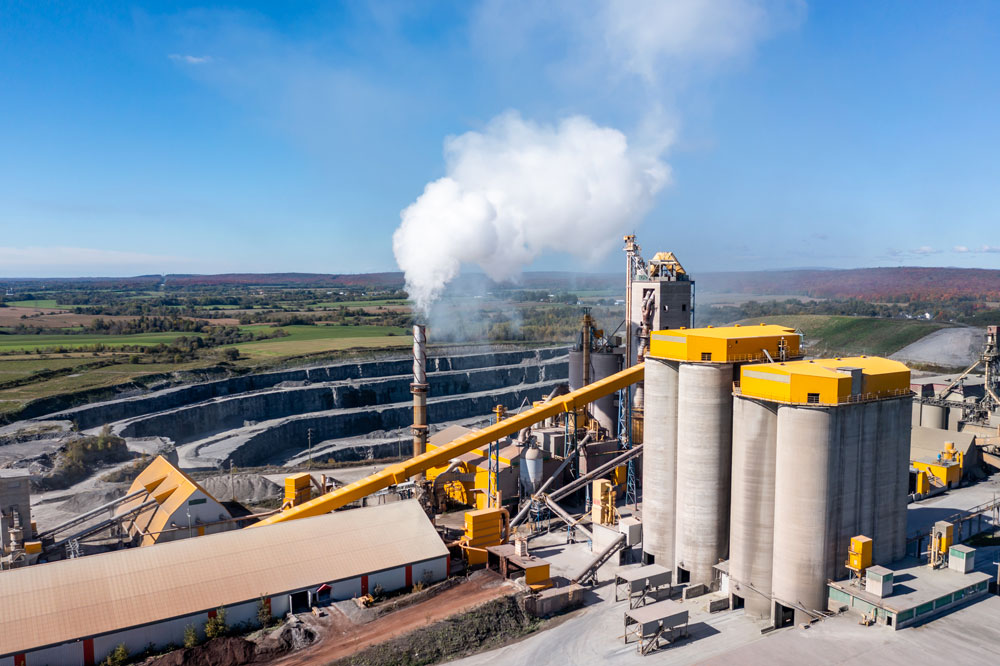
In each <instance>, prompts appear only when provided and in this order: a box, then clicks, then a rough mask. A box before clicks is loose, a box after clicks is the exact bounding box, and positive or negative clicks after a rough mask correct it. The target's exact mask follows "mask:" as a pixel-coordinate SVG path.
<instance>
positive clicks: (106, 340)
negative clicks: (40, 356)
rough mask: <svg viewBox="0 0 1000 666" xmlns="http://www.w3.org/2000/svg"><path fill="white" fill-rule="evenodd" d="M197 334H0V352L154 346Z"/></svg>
mask: <svg viewBox="0 0 1000 666" xmlns="http://www.w3.org/2000/svg"><path fill="white" fill-rule="evenodd" d="M185 335H186V336H188V337H190V336H193V335H198V334H197V333H169V332H168V333H138V334H136V335H98V334H94V335H86V334H84V335H58V334H53V335H0V352H12V351H34V350H36V349H43V350H46V349H58V348H59V347H65V348H66V349H73V348H79V347H92V346H94V345H104V346H106V347H121V346H123V345H140V346H141V345H147V346H154V345H158V344H160V343H161V342H162V343H163V344H166V345H168V344H170V343H171V342H173V341H174V340H176V339H177V338H179V337H182V336H185Z"/></svg>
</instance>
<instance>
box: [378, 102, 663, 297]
mask: <svg viewBox="0 0 1000 666" xmlns="http://www.w3.org/2000/svg"><path fill="white" fill-rule="evenodd" d="M661 148H662V145H658V146H657V150H656V151H654V153H655V154H650V153H648V152H643V151H641V150H636V148H635V147H632V146H629V145H628V141H627V139H626V137H625V135H624V134H622V133H621V132H620V131H618V130H616V129H613V128H610V127H600V126H598V125H596V124H595V123H594V122H593V121H591V120H590V119H589V118H586V117H583V116H573V117H570V118H566V119H565V120H563V121H561V122H560V123H559V124H558V125H556V126H546V125H538V124H535V123H532V122H530V121H526V120H524V119H523V118H521V116H520V115H519V114H517V113H516V112H509V113H505V114H503V115H500V116H498V117H497V118H494V119H493V120H492V121H491V122H490V123H489V125H488V126H487V127H486V129H485V130H484V131H483V132H468V133H466V134H463V135H461V136H458V137H450V138H448V139H447V140H446V141H445V150H444V152H445V160H446V166H447V175H446V176H445V177H443V178H439V179H438V180H435V181H434V182H431V183H428V184H427V186H426V187H425V188H424V192H423V194H421V195H420V197H419V198H417V200H416V201H415V202H414V203H412V204H411V205H410V206H408V207H407V208H406V209H405V210H404V211H403V212H402V214H401V217H402V223H401V224H400V226H399V228H398V229H397V230H396V232H395V234H394V235H393V239H392V241H393V243H392V245H393V252H394V253H395V255H396V263H398V264H399V267H400V268H401V269H402V270H403V271H404V272H405V274H406V289H407V291H408V292H409V294H410V298H411V299H413V301H414V303H415V304H416V306H417V308H418V309H419V310H420V311H422V312H423V314H424V315H425V316H429V312H430V306H431V304H432V303H433V302H434V301H435V300H436V299H437V298H438V297H440V296H441V293H442V292H443V291H444V288H445V286H446V285H447V284H448V283H449V282H450V281H451V280H453V279H454V278H455V277H456V276H457V275H458V274H459V271H460V270H461V267H462V264H463V263H467V264H475V265H477V266H479V267H480V268H482V270H483V271H484V272H485V273H486V274H487V275H488V276H489V277H490V278H492V279H493V280H497V281H501V280H506V279H510V278H513V277H515V276H517V275H518V274H520V272H521V271H522V269H523V268H524V267H525V266H527V265H529V264H530V263H531V262H532V261H534V260H535V259H536V258H537V257H538V256H539V255H540V254H541V253H543V252H545V251H548V250H554V251H559V252H568V253H570V254H572V255H573V256H576V257H578V258H580V259H582V260H584V261H596V260H598V259H600V258H601V257H603V256H605V255H606V254H607V252H608V251H609V250H611V249H613V248H615V247H617V245H618V243H619V242H620V240H621V236H622V234H623V233H625V232H626V231H629V230H630V229H632V228H633V227H634V226H635V225H636V224H637V223H638V222H639V220H640V219H641V218H642V216H643V215H644V214H645V213H646V212H647V211H648V210H649V208H650V206H651V205H652V203H653V198H654V196H655V195H656V193H657V192H658V191H659V190H660V189H661V188H662V187H663V186H664V185H665V184H666V183H667V182H668V180H669V177H670V169H669V167H668V166H667V165H666V164H665V163H664V162H663V161H662V160H661V159H660V154H659V149H661Z"/></svg>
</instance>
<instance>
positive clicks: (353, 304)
mask: <svg viewBox="0 0 1000 666" xmlns="http://www.w3.org/2000/svg"><path fill="white" fill-rule="evenodd" d="M409 304H410V302H409V301H407V300H406V299H405V298H384V299H382V300H377V301H340V302H331V303H312V304H308V305H303V306H302V307H314V308H374V307H378V306H380V305H383V306H384V305H396V306H399V305H409ZM286 305H290V306H295V305H296V304H295V303H286Z"/></svg>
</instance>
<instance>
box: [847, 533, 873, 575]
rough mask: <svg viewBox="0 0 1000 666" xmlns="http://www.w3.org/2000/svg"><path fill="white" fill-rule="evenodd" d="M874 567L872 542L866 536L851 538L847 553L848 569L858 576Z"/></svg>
mask: <svg viewBox="0 0 1000 666" xmlns="http://www.w3.org/2000/svg"><path fill="white" fill-rule="evenodd" d="M871 565H872V540H871V539H870V538H868V537H866V536H856V537H851V547H850V548H849V549H848V551H847V568H848V569H850V570H851V571H854V572H855V573H857V574H858V575H860V574H861V572H862V571H864V570H865V569H867V568H868V567H870V566H871Z"/></svg>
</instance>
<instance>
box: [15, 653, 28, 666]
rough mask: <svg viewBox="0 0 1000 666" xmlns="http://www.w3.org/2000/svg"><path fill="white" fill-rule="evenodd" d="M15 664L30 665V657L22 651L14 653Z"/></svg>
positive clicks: (19, 665)
mask: <svg viewBox="0 0 1000 666" xmlns="http://www.w3.org/2000/svg"><path fill="white" fill-rule="evenodd" d="M14 666H28V657H27V656H26V655H25V654H24V653H23V652H22V653H21V654H15V655H14Z"/></svg>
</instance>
